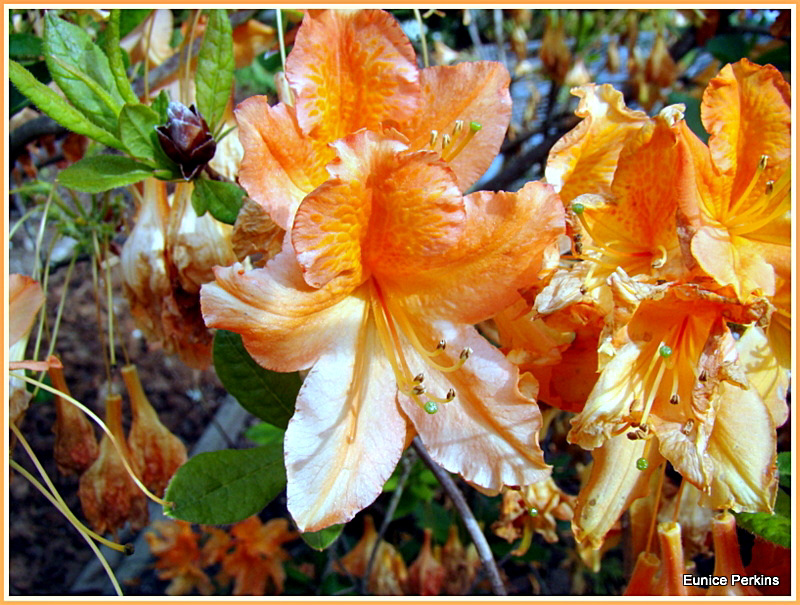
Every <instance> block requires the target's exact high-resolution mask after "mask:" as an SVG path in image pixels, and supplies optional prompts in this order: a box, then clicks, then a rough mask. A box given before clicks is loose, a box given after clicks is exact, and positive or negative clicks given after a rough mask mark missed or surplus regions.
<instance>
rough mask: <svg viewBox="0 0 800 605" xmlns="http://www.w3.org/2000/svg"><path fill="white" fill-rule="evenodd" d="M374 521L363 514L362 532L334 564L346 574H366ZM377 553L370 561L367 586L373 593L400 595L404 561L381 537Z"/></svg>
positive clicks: (404, 581) (405, 576) (375, 535)
mask: <svg viewBox="0 0 800 605" xmlns="http://www.w3.org/2000/svg"><path fill="white" fill-rule="evenodd" d="M378 539H379V537H378V532H377V531H375V522H374V521H373V520H372V517H370V516H369V515H365V516H364V534H363V535H362V536H361V539H360V540H359V541H358V542H357V543H356V545H355V546H354V547H353V549H352V550H351V551H350V552H348V553H347V554H346V555H345V556H343V557H342V558H341V559H339V561H338V562H337V565H336V566H335V569H336V571H338V572H340V573H349V574H351V575H353V576H355V577H358V578H361V577H364V575H365V574H366V573H367V566H368V565H369V559H370V557H371V556H372V551H373V550H374V549H375V543H376V542H377V541H378ZM377 548H378V552H377V553H376V554H375V560H374V561H373V562H372V569H370V574H369V578H368V579H367V588H368V590H369V592H370V593H372V594H375V595H384V596H385V595H403V594H404V593H405V589H406V584H407V582H408V570H407V569H406V566H405V562H404V561H403V558H402V557H401V556H400V553H398V552H397V551H396V550H395V548H394V546H392V545H391V544H389V543H388V542H385V541H383V540H381V541H380V543H379V544H378V545H377Z"/></svg>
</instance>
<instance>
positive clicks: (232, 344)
mask: <svg viewBox="0 0 800 605" xmlns="http://www.w3.org/2000/svg"><path fill="white" fill-rule="evenodd" d="M213 356H214V368H215V369H216V371H217V376H219V379H220V381H221V382H222V385H223V386H224V387H225V388H226V389H227V390H228V392H229V393H230V394H231V395H233V396H234V397H235V398H236V400H237V401H238V402H239V403H240V404H241V406H242V407H243V408H244V409H246V410H247V411H248V412H250V413H251V414H253V415H254V416H257V417H258V418H260V419H261V420H263V421H265V422H269V423H270V424H272V425H274V426H277V427H279V428H282V429H285V428H286V426H287V425H288V424H289V418H291V417H292V414H293V413H294V402H295V399H297V393H298V391H300V386H301V385H302V380H300V375H299V374H298V373H297V372H292V373H290V374H285V373H282V372H273V371H271V370H267V369H264V368H262V367H261V366H260V365H258V364H257V363H256V362H255V361H253V358H252V357H250V354H249V353H248V352H247V349H245V348H244V345H243V344H242V337H241V336H239V334H236V333H235V332H228V331H227V330H217V333H216V334H215V335H214V348H213Z"/></svg>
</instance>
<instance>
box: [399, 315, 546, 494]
mask: <svg viewBox="0 0 800 605" xmlns="http://www.w3.org/2000/svg"><path fill="white" fill-rule="evenodd" d="M417 328H418V332H420V333H422V332H423V330H425V329H426V326H424V325H423V324H422V323H420V322H418V323H417ZM427 330H428V331H431V330H433V331H434V332H435V333H436V334H437V336H438V337H440V338H443V339H444V340H446V342H447V348H446V349H445V351H444V352H443V354H442V355H440V356H437V357H436V360H437V362H438V363H441V364H443V365H453V364H455V363H456V362H457V361H458V360H459V354H460V352H461V351H462V350H463V349H464V348H465V347H469V348H471V349H472V354H471V355H470V357H469V359H468V360H467V361H466V363H464V365H463V366H462V367H461V368H460V369H459V370H456V371H453V372H448V373H445V372H439V371H437V370H436V369H434V368H432V367H431V366H430V365H429V364H427V363H426V360H424V359H422V358H421V356H420V355H419V354H418V353H417V352H416V351H415V350H414V349H412V348H411V347H406V350H405V355H406V358H407V359H409V360H413V361H409V365H410V367H411V368H412V373H416V372H417V371H421V372H423V374H424V376H425V379H424V382H423V384H424V386H425V388H426V389H427V391H428V392H430V393H432V394H436V395H438V396H440V397H443V396H444V395H445V394H446V393H447V391H448V389H450V388H451V387H452V388H453V389H454V390H455V392H456V398H455V399H454V400H453V401H450V402H447V403H443V404H440V405H439V411H438V412H436V413H435V414H428V413H427V412H425V411H424V410H423V409H422V408H421V407H419V406H418V405H417V404H416V403H414V402H413V401H412V400H411V399H410V398H409V397H407V396H405V395H398V400H399V401H400V405H401V406H402V408H403V411H405V413H406V414H407V415H408V417H409V418H410V419H411V421H412V422H413V423H414V426H415V427H416V429H417V432H418V433H419V435H420V437H421V439H422V441H423V442H424V444H425V447H426V448H427V449H428V451H429V452H430V454H431V457H432V458H433V459H434V460H436V461H437V462H438V463H439V464H441V465H442V466H443V467H444V468H446V469H447V470H449V471H451V472H454V473H458V474H460V475H461V476H462V477H464V478H465V479H466V480H468V481H470V482H471V483H474V484H476V485H478V486H480V487H483V488H487V489H492V490H499V489H500V488H501V487H502V486H503V485H527V484H530V483H536V482H537V481H540V480H542V479H544V478H545V477H547V476H549V474H550V468H549V467H548V466H547V465H546V464H545V462H544V456H543V454H542V450H541V448H540V447H539V443H538V433H539V428H540V427H541V423H542V417H541V414H540V412H539V408H538V406H537V405H536V403H535V402H534V401H532V400H530V399H528V398H526V397H524V396H523V395H522V394H521V393H520V391H519V389H518V387H517V382H518V380H519V372H518V371H517V369H516V368H515V367H514V366H512V365H511V364H510V363H509V362H508V361H506V359H505V357H504V356H503V355H502V353H500V351H498V350H497V348H496V347H494V346H492V345H491V344H489V342H488V341H487V340H486V339H484V338H483V337H482V336H480V335H479V334H478V332H477V331H476V330H475V329H474V328H473V327H472V326H465V325H453V324H451V323H450V322H446V321H438V322H436V323H435V324H434V325H433V326H428V327H427ZM440 360H441V361H440ZM417 368H419V369H417ZM423 397H424V396H423Z"/></svg>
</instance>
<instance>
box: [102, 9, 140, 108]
mask: <svg viewBox="0 0 800 605" xmlns="http://www.w3.org/2000/svg"><path fill="white" fill-rule="evenodd" d="M119 20H120V9H118V8H114V9H111V14H110V15H109V17H108V26H107V27H106V41H105V49H106V54H107V55H108V63H109V67H110V68H111V74H112V75H113V76H114V81H115V82H116V84H117V89H118V90H119V92H120V95H122V98H123V99H124V100H125V101H127V102H128V103H138V102H139V99H138V98H137V96H136V93H134V92H133V87H132V86H131V82H130V80H128V73H127V70H126V69H125V61H124V59H123V58H122V48H120V46H119Z"/></svg>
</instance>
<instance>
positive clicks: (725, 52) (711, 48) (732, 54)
mask: <svg viewBox="0 0 800 605" xmlns="http://www.w3.org/2000/svg"><path fill="white" fill-rule="evenodd" d="M706 51H708V52H709V53H711V55H713V57H714V58H715V59H718V60H719V61H721V62H722V63H735V62H736V61H738V60H739V59H743V58H745V57H747V56H748V55H749V54H750V45H749V44H748V43H747V41H746V40H745V38H744V35H743V34H738V33H737V34H720V35H719V36H714V37H713V38H711V39H710V40H709V41H708V42H706Z"/></svg>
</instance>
